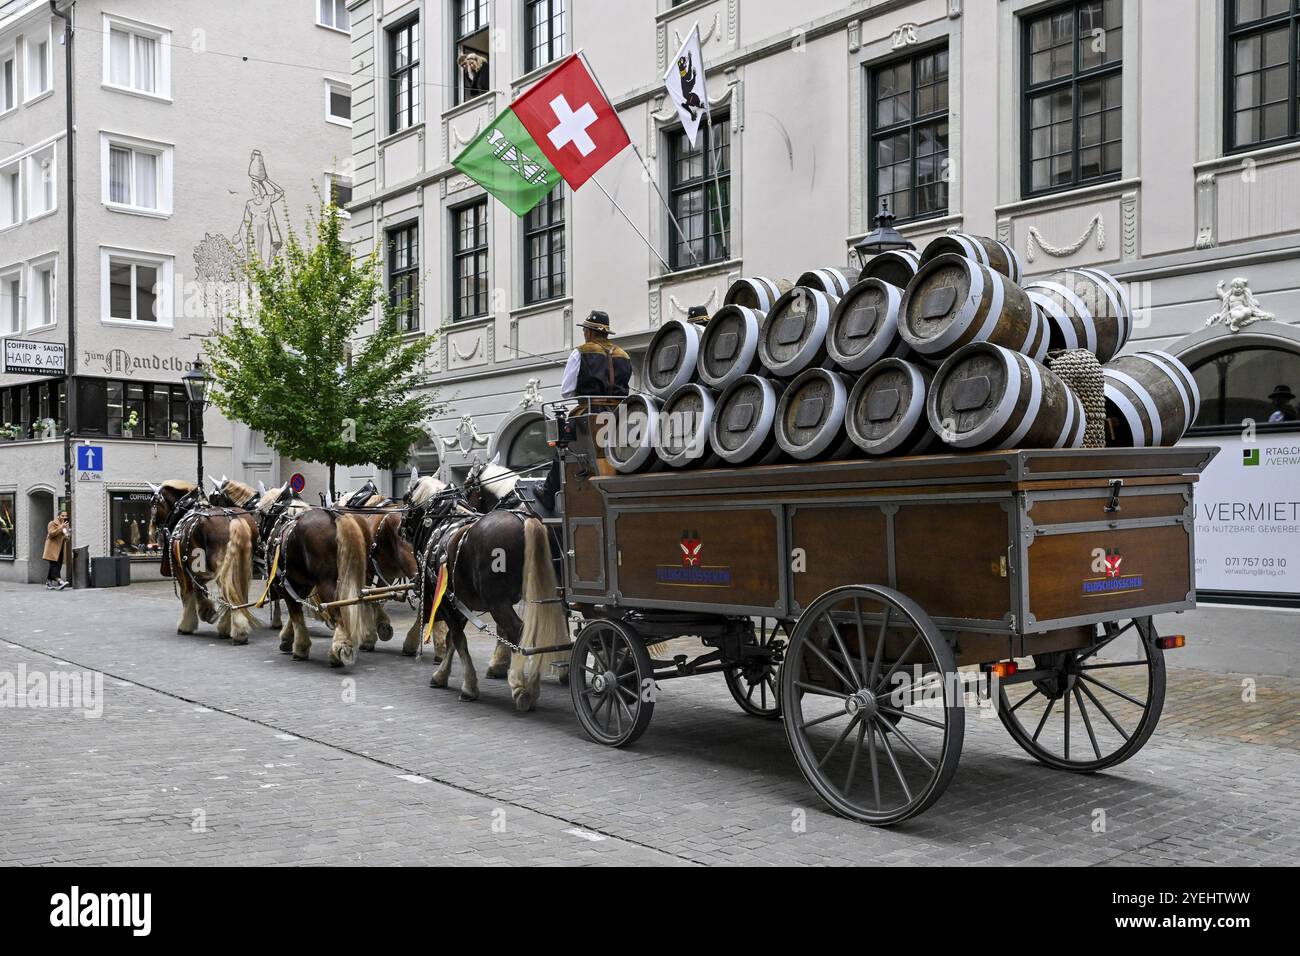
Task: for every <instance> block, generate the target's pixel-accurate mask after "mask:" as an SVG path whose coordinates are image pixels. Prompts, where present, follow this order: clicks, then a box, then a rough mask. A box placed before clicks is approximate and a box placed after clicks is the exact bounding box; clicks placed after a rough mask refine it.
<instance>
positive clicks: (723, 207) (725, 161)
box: [668, 115, 731, 269]
mask: <svg viewBox="0 0 1300 956" xmlns="http://www.w3.org/2000/svg"><path fill="white" fill-rule="evenodd" d="M730 147H731V125H730V122H729V120H728V119H727V117H726V116H725V115H722V116H714V117H713V124H712V126H711V127H710V126H709V125H707V124H706V125H704V126H701V127H700V132H699V137H698V143H697V145H695V146H692V145H691V142H690V140H688V139H687V138H686V133H685V131H683V130H680V129H679V130H675V131H673V132H671V133H669V139H668V176H669V187H670V190H671V192H672V197H671V202H672V207H673V214H674V215H675V216H676V217H677V221H678V222H679V223H681V227H682V232H683V233H684V234H685V235H686V239H687V242H683V241H682V238H681V236H679V235H677V231H676V230H673V231H672V233H671V235H672V247H671V248H672V255H671V256H670V257H669V261H670V262H671V263H672V265H673V268H674V269H683V268H688V267H690V266H693V265H695V264H696V261H697V260H698V261H699V262H700V263H705V262H719V261H721V260H723V259H725V258H726V256H727V249H728V247H729V245H730V242H729V233H730V230H731V158H730V153H731V148H730ZM688 243H689V244H688Z"/></svg>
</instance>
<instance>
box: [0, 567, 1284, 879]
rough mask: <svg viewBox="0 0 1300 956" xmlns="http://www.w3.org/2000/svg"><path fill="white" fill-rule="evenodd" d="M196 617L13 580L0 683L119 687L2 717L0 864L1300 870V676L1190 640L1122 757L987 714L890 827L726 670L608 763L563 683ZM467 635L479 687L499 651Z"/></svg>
mask: <svg viewBox="0 0 1300 956" xmlns="http://www.w3.org/2000/svg"><path fill="white" fill-rule="evenodd" d="M178 610H179V605H178V604H177V603H176V601H175V599H174V598H173V597H172V594H171V591H170V588H169V587H167V586H166V585H164V584H161V583H148V584H136V585H133V586H132V587H130V588H126V589H113V590H101V591H67V592H62V593H49V592H46V591H44V590H43V589H38V588H30V587H22V586H18V585H0V677H2V676H3V675H4V674H10V675H16V674H17V673H18V671H19V669H20V668H24V669H25V671H26V672H27V673H28V674H31V673H35V672H43V673H50V672H61V673H65V672H69V671H77V670H83V669H85V670H89V671H92V672H97V673H101V674H103V675H104V676H103V678H102V681H103V701H102V706H103V714H102V717H100V718H98V719H95V718H87V717H85V716H83V714H82V713H81V712H80V711H78V710H74V709H56V708H48V707H46V708H39V707H31V706H11V707H5V708H3V709H0V863H8V864H14V863H84V864H97V863H115V864H137V865H149V864H177V863H181V864H205V863H233V864H282V863H368V864H397V863H408V864H409V863H439V864H502V865H508V864H529V863H534V864H586V863H595V864H602V863H612V864H623V865H674V864H677V865H680V864H692V863H702V864H847V863H854V864H941V865H960V864H967V863H991V864H1002V865H1010V864H1016V863H1022V862H1027V863H1046V864H1116V865H1149V864H1157V863H1159V864H1168V863H1186V864H1232V863H1247V864H1249V863H1271V864H1291V863H1293V862H1294V861H1295V859H1296V857H1297V853H1298V851H1300V807H1297V805H1296V800H1295V794H1296V793H1297V792H1298V791H1300V740H1298V739H1297V724H1298V721H1300V680H1297V679H1295V678H1286V677H1251V676H1250V675H1240V674H1220V673H1211V672H1208V671H1199V670H1193V669H1188V668H1179V667H1176V666H1173V665H1174V664H1176V663H1177V656H1176V655H1177V652H1173V653H1172V654H1171V655H1170V658H1169V659H1170V662H1171V666H1170V670H1169V678H1170V680H1169V690H1168V702H1167V704H1166V709H1165V716H1164V718H1163V720H1162V722H1161V725H1160V727H1159V728H1158V729H1157V731H1156V733H1155V736H1154V737H1153V738H1152V740H1151V741H1150V742H1149V743H1148V744H1147V746H1146V748H1145V749H1144V750H1143V751H1142V752H1141V753H1139V754H1138V755H1137V756H1135V757H1134V758H1133V759H1131V760H1130V761H1128V762H1127V763H1125V764H1123V765H1121V766H1120V767H1118V768H1115V769H1113V770H1110V771H1108V772H1106V773H1104V774H1098V775H1095V776H1090V777H1084V776H1076V775H1072V774H1063V773H1059V772H1056V771H1052V770H1049V769H1047V768H1045V767H1043V766H1041V765H1039V764H1037V763H1036V762H1034V761H1033V760H1031V759H1030V758H1029V757H1028V756H1027V755H1025V754H1024V753H1022V752H1021V751H1020V750H1019V748H1017V747H1016V745H1015V744H1014V743H1013V742H1012V741H1011V740H1010V738H1009V737H1008V736H1007V735H1006V733H1005V731H1004V730H1003V729H1002V726H1001V724H1000V723H999V722H998V721H997V720H996V719H993V720H982V719H968V721H967V731H966V742H965V747H964V750H963V755H962V761H961V767H960V769H959V770H958V772H957V776H956V777H955V779H954V781H953V783H952V785H951V786H950V787H949V789H948V791H947V793H946V794H945V795H944V797H943V798H942V799H941V800H940V801H939V802H938V803H937V804H936V805H935V806H934V807H933V808H931V809H930V810H929V811H928V812H927V813H925V814H924V815H922V816H921V817H919V818H917V819H915V820H912V821H908V822H907V823H905V824H902V825H900V826H897V827H894V828H892V829H887V830H882V829H873V828H870V827H865V826H861V825H859V824H855V823H852V822H849V821H847V820H843V819H840V818H839V817H836V816H834V815H833V814H831V813H830V812H829V811H827V810H826V809H825V808H824V807H823V806H822V805H821V804H820V802H819V801H818V800H817V799H816V797H815V796H814V795H813V793H812V792H811V790H809V788H808V787H807V785H806V784H805V782H804V780H803V778H802V776H801V775H800V773H799V771H798V769H797V767H796V766H795V763H794V761H793V758H792V757H791V756H790V753H789V749H788V745H787V743H786V740H785V735H784V733H783V731H782V728H781V726H780V724H779V723H775V722H767V721H761V720H757V719H755V718H752V717H747V716H745V715H744V714H743V713H741V711H740V710H739V708H738V707H737V706H736V705H735V703H734V702H733V701H732V699H731V697H730V695H729V694H728V692H727V690H726V687H725V685H724V683H723V681H722V680H721V678H720V677H717V676H712V677H701V678H699V679H696V680H683V681H672V682H669V683H667V684H665V685H664V689H663V691H662V693H661V695H660V697H659V702H658V705H657V707H656V711H655V716H654V721H653V722H652V724H651V725H650V728H649V730H648V731H647V732H646V734H645V736H643V737H642V738H641V740H640V741H638V743H637V744H636V745H635V746H633V747H632V748H629V749H627V750H610V749H608V748H604V747H600V746H598V745H596V744H594V743H592V742H591V741H589V740H588V739H587V738H586V736H585V735H584V734H583V733H582V731H581V729H580V728H579V726H578V724H577V721H576V720H575V719H574V717H573V714H572V707H571V704H570V701H569V696H568V691H567V689H565V688H562V687H560V686H559V685H558V684H556V683H555V682H554V681H553V680H548V681H547V682H546V683H545V684H544V685H543V695H542V700H541V702H540V704H539V706H538V709H537V710H536V711H535V712H534V713H531V714H528V715H524V716H519V715H516V714H515V713H514V711H513V708H512V705H511V701H510V694H509V691H508V689H507V687H506V685H505V682H504V681H491V680H487V679H482V681H481V688H482V696H481V698H480V699H479V700H478V701H476V702H472V703H465V702H461V701H459V700H458V699H457V697H458V694H457V692H456V690H455V689H449V690H434V689H431V688H429V687H428V677H429V673H430V672H431V670H432V664H431V662H430V661H429V659H427V658H426V659H425V660H423V661H418V662H417V661H413V660H411V659H409V658H404V657H402V656H401V655H400V653H399V646H398V644H399V642H400V638H399V639H398V640H395V641H393V642H391V643H387V644H381V645H380V646H379V649H378V651H376V652H375V653H373V654H364V655H362V656H361V658H360V659H359V661H358V662H357V664H356V665H355V666H354V667H352V668H350V669H347V670H335V669H331V668H330V667H329V666H328V664H327V663H326V661H325V656H326V651H327V644H328V636H327V633H326V632H325V631H324V629H323V628H322V626H321V625H320V624H318V623H317V624H314V625H313V629H312V630H313V638H314V640H315V643H314V646H313V651H312V660H310V661H308V662H301V663H296V662H293V661H291V660H290V659H289V657H288V656H287V655H282V654H280V653H279V652H278V650H277V643H278V642H277V640H276V638H275V635H274V634H273V632H270V631H258V632H256V633H255V635H254V637H253V640H252V643H251V644H249V645H247V646H244V647H232V646H230V645H229V643H228V642H225V641H222V640H219V639H218V638H216V636H215V634H214V632H213V631H212V629H211V627H210V626H208V625H203V627H202V629H201V631H200V633H199V634H197V635H192V636H179V635H177V634H176V633H175V621H176V617H177V614H178ZM398 624H399V634H400V632H401V630H403V629H404V627H403V625H402V622H401V619H400V618H399V620H398ZM472 645H473V650H474V653H475V655H476V661H477V662H478V663H479V668H480V674H481V673H482V670H483V669H484V667H485V665H486V661H487V657H488V654H489V651H490V645H489V642H488V639H486V638H482V637H479V638H474V639H473V641H472ZM458 671H459V668H457V672H456V673H454V674H453V679H452V685H451V686H452V688H457V687H458V686H459V674H458ZM1244 698H1245V699H1244ZM1247 700H1249V701H1250V702H1247ZM1097 811H1104V819H1105V829H1104V832H1098V825H1097V821H1098V820H1099V819H1100V818H1101V814H1099V813H1098V812H1097Z"/></svg>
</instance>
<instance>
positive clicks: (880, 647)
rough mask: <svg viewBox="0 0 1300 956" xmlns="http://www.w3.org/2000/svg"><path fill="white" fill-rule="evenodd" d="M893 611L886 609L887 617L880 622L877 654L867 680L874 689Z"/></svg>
mask: <svg viewBox="0 0 1300 956" xmlns="http://www.w3.org/2000/svg"><path fill="white" fill-rule="evenodd" d="M892 610H893V608H892V607H886V608H885V616H884V618H883V619H882V620H881V622H880V633H879V634H877V635H876V653H875V655H874V656H873V657H872V658H871V675H870V677H869V679H868V680H867V686H868V687H871V688H873V689H874V688H875V687H876V686H877V685H876V675H877V674H879V673H880V660H881V658H882V657H883V656H884V653H885V632H886V631H888V630H889V614H890V612H891V611H892Z"/></svg>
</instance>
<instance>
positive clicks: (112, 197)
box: [101, 133, 172, 215]
mask: <svg viewBox="0 0 1300 956" xmlns="http://www.w3.org/2000/svg"><path fill="white" fill-rule="evenodd" d="M101 141H102V143H101V161H102V164H103V197H104V204H105V205H107V206H108V207H109V208H110V209H115V210H118V211H119V212H133V213H139V214H143V215H170V214H171V211H172V208H171V202H172V189H171V183H172V147H171V146H168V145H166V144H164V143H153V142H148V141H146V140H137V139H132V138H129V137H118V136H116V135H110V134H108V133H105V134H103V135H102V137H101Z"/></svg>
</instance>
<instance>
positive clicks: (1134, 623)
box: [1075, 619, 1137, 664]
mask: <svg viewBox="0 0 1300 956" xmlns="http://www.w3.org/2000/svg"><path fill="white" fill-rule="evenodd" d="M1136 626H1137V620H1136V619H1134V620H1132V621H1129V622H1128V623H1127V624H1125V625H1124V626H1123V627H1121V628H1120V629H1119V630H1117V631H1116V632H1115V633H1114V634H1107V635H1106V638H1105V640H1103V641H1102V642H1101V643H1100V644H1098V645H1096V646H1095V647H1090V648H1088V650H1087V651H1086V652H1085V653H1083V654H1082V655H1081V656H1080V657H1079V659H1078V660H1077V661H1076V662H1075V663H1077V664H1082V663H1083V662H1084V661H1086V660H1087V659H1088V658H1090V657H1092V656H1093V655H1094V654H1096V653H1097V652H1098V651H1100V650H1102V649H1103V648H1105V647H1106V646H1107V645H1108V644H1110V643H1111V642H1113V641H1114V640H1115V639H1116V638H1117V637H1120V636H1121V635H1123V634H1127V633H1128V632H1129V630H1131V629H1132V628H1134V627H1136Z"/></svg>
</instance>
